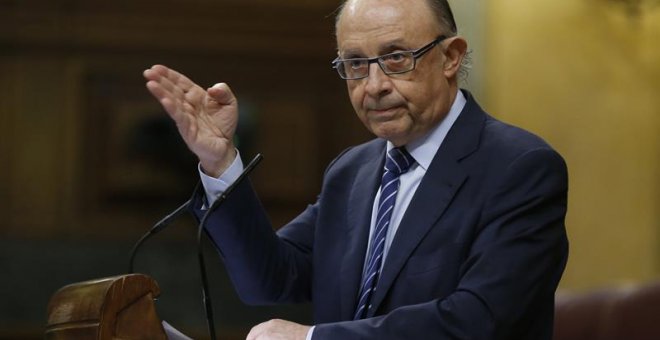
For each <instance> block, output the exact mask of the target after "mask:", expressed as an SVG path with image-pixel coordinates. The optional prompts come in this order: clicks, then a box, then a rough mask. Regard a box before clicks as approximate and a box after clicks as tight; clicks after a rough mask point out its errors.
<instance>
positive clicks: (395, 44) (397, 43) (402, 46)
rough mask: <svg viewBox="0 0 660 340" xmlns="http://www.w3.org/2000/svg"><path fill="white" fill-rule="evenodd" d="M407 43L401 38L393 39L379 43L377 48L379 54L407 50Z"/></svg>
mask: <svg viewBox="0 0 660 340" xmlns="http://www.w3.org/2000/svg"><path fill="white" fill-rule="evenodd" d="M408 49H409V48H408V44H406V43H405V42H404V41H403V39H395V40H392V41H388V42H387V43H385V44H383V45H381V46H380V47H379V48H378V52H379V53H380V54H384V53H390V52H392V51H395V50H408Z"/></svg>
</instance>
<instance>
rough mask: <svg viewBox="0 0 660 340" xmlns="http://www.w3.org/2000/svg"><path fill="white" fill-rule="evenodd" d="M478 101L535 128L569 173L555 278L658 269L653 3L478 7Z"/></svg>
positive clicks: (605, 280)
mask: <svg viewBox="0 0 660 340" xmlns="http://www.w3.org/2000/svg"><path fill="white" fill-rule="evenodd" d="M486 13H487V22H488V24H487V29H486V38H485V41H486V42H487V48H486V51H487V57H486V58H485V60H486V62H487V64H486V67H485V69H486V70H487V72H486V75H485V78H486V79H487V81H486V90H485V92H486V94H487V97H486V98H484V99H485V100H484V102H485V104H486V106H487V108H488V109H489V110H490V111H492V112H493V113H495V115H496V116H498V117H500V118H502V119H504V120H507V121H509V122H511V123H513V124H516V125H520V126H523V127H525V128H527V129H529V130H532V131H534V132H536V133H537V134H540V135H541V136H542V137H544V138H545V139H546V140H547V141H549V142H550V143H551V144H552V145H554V146H555V147H556V148H557V149H558V150H559V151H560V152H561V153H562V155H563V156H564V157H565V158H566V161H567V163H568V166H569V173H570V193H569V200H570V201H569V215H568V221H567V224H568V232H569V237H570V240H571V253H570V258H569V264H568V268H567V271H566V274H565V275H564V278H563V280H562V287H563V288H565V289H586V288H593V287H600V286H605V285H613V284H621V283H625V282H631V281H634V282H637V281H647V280H651V279H653V278H655V277H657V276H658V272H659V271H660V266H659V262H660V261H659V260H660V250H659V249H660V244H659V241H660V233H659V231H658V229H660V213H659V211H660V209H659V207H660V176H659V174H660V6H656V7H655V8H653V9H652V10H648V11H646V12H643V13H642V14H641V15H639V16H631V15H629V13H627V12H626V11H625V9H624V8H622V7H620V6H619V5H618V4H611V3H610V2H606V1H596V0H591V1H590V0H579V1H578V0H554V1H547V0H546V1H532V2H530V1H524V0H498V1H490V2H488V7H487V11H486Z"/></svg>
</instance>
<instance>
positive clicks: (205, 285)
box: [197, 154, 263, 340]
mask: <svg viewBox="0 0 660 340" xmlns="http://www.w3.org/2000/svg"><path fill="white" fill-rule="evenodd" d="M262 159H263V156H261V154H257V155H256V156H254V158H253V159H252V161H250V163H249V164H248V165H247V166H246V167H245V169H244V170H243V172H242V173H241V174H240V176H238V178H237V179H236V180H235V181H234V183H232V184H231V185H230V186H229V187H227V190H225V191H224V192H223V193H222V194H221V195H220V197H218V198H217V199H216V200H215V202H213V203H212V204H211V206H210V207H209V208H208V210H207V211H206V213H204V216H203V217H202V219H201V221H200V222H199V227H198V228H197V258H198V259H199V271H200V273H201V277H202V300H203V302H204V308H205V310H206V322H207V325H208V328H209V334H210V335H211V340H215V339H216V337H215V326H214V325H213V303H212V302H211V292H210V291H209V282H208V278H207V276H206V265H205V263H204V252H203V251H202V232H203V231H204V227H205V226H206V221H207V220H208V218H209V216H211V213H213V211H214V210H215V209H217V208H218V207H219V206H220V205H221V204H222V203H223V202H224V201H225V200H226V199H227V197H228V196H229V194H231V193H232V191H234V188H236V186H238V184H240V183H241V182H242V181H243V179H244V178H245V177H247V175H248V174H249V173H250V172H252V170H253V169H254V168H255V167H256V166H257V164H259V162H261V160H262Z"/></svg>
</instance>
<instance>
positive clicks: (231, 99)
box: [207, 83, 236, 105]
mask: <svg viewBox="0 0 660 340" xmlns="http://www.w3.org/2000/svg"><path fill="white" fill-rule="evenodd" d="M207 93H208V94H209V96H210V97H211V98H212V99H213V100H215V101H216V102H217V103H218V104H220V105H235V104H236V97H235V96H234V93H233V92H232V91H231V89H230V88H229V85H227V84H225V83H218V84H215V85H213V86H212V87H210V88H209V89H208V90H207Z"/></svg>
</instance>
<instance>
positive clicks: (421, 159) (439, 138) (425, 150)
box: [387, 90, 467, 171]
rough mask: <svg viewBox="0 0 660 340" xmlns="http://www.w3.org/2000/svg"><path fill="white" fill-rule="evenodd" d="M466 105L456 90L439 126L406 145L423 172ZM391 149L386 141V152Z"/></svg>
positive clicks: (390, 144) (460, 93)
mask: <svg viewBox="0 0 660 340" xmlns="http://www.w3.org/2000/svg"><path fill="white" fill-rule="evenodd" d="M466 103H467V100H466V99H465V96H464V95H463V92H462V91H461V90H458V91H457V94H456V98H455V99H454V103H453V104H452V105H451V108H450V109H449V113H447V116H445V118H443V119H442V121H441V122H440V124H438V125H436V127H434V128H433V129H432V130H431V131H429V133H427V134H426V135H424V136H422V137H420V138H418V139H416V140H414V141H412V142H410V143H408V144H407V145H406V150H408V152H409V153H410V154H411V155H412V156H413V158H415V161H417V164H419V166H421V167H422V169H424V171H426V170H428V168H429V166H430V165H431V161H432V160H433V157H435V153H436V152H437V151H438V149H439V148H440V145H442V142H443V141H444V140H445V137H447V133H449V129H451V127H452V125H454V122H456V119H458V116H459V115H460V114H461V111H463V108H464V107H465V104H466ZM393 148H394V144H392V142H390V141H388V142H387V151H388V152H389V151H390V150H392V149H393Z"/></svg>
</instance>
